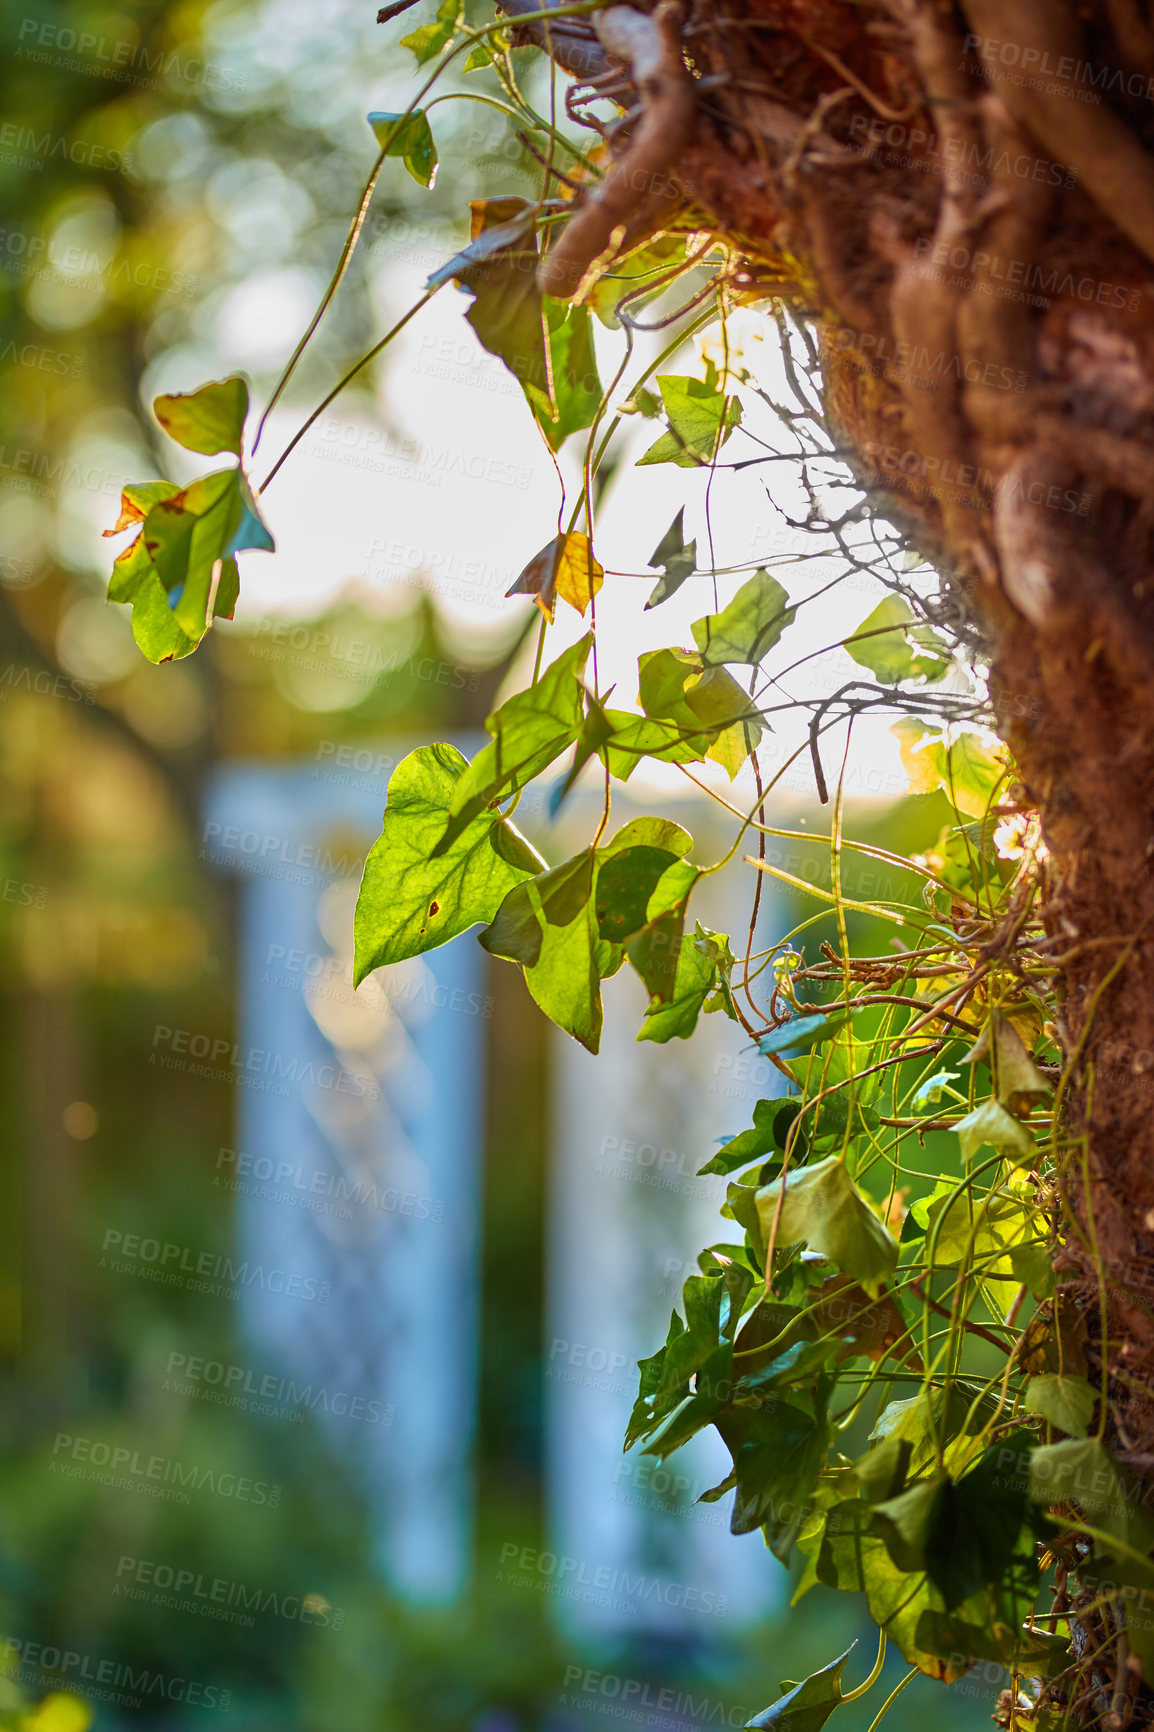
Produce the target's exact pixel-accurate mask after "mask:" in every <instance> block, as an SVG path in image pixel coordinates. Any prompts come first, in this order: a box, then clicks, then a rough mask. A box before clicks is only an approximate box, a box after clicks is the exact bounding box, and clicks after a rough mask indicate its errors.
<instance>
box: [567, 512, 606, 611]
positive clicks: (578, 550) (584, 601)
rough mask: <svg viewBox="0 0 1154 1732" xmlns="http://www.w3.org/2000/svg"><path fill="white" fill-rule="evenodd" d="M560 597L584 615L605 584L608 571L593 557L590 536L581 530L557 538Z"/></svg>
mask: <svg viewBox="0 0 1154 1732" xmlns="http://www.w3.org/2000/svg"><path fill="white" fill-rule="evenodd" d="M557 540H558V543H559V544H560V545H559V546H558V548H557V563H556V580H555V581H556V586H557V594H558V595H559V596H560V597H561V600H562V601H567V602H568V603H569V606H570V607H573V608H576V610H577V612H578V613H580V614H584V613H586V612H587V611H588V608H589V603H590V602H591V601H592V600H593V597H594V596H595V595H596V594H597V591H598V590H599V589H600V588H601V585H602V584H603V583H604V581H605V571H604V568H603V567H602V566H600V565H599V564H598V563H597V561H596V560H595V559H594V557H593V548H592V546H591V544H590V541H589V537H588V536H587V535H585V534H583V533H582V531H581V530H579V529H574V530H571V531H570V532H569V534H568V535H561V536H558V538H557Z"/></svg>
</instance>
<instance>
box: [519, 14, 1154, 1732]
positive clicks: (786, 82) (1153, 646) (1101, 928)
mask: <svg viewBox="0 0 1154 1732" xmlns="http://www.w3.org/2000/svg"><path fill="white" fill-rule="evenodd" d="M639 9H640V10H642V11H651V10H652V7H651V5H650V4H649V3H648V0H646V3H645V4H644V5H642V6H641V7H640V8H639ZM669 16H670V0H666V4H665V5H663V7H662V15H661V24H660V28H661V29H663V30H665V29H667V28H668V24H667V22H666V21H667V20H668V18H669ZM675 16H676V17H677V18H678V20H679V24H680V31H681V41H682V45H683V48H684V51H685V55H686V59H687V62H688V64H689V65H690V67H691V69H692V71H693V72H694V73H695V74H696V78H697V99H696V117H695V124H694V127H693V129H692V132H691V133H690V135H689V138H688V142H687V143H686V142H684V136H685V135H684V129H683V128H682V130H681V132H680V133H679V132H678V129H677V128H672V129H670V130H669V131H668V132H667V133H664V134H663V132H662V127H661V118H662V117H661V113H660V103H661V101H662V96H661V93H660V91H651V92H650V94H649V97H648V99H647V100H648V107H646V98H645V95H644V92H643V91H642V92H641V97H640V100H639V102H638V107H639V108H640V109H641V110H642V111H643V119H642V121H641V124H640V125H637V124H636V123H633V125H632V126H631V125H630V124H626V125H624V126H623V127H622V128H621V130H620V132H619V134H618V136H617V140H616V149H617V151H618V163H619V165H620V164H621V163H624V164H625V167H626V168H628V167H629V166H630V153H631V151H633V149H634V146H633V144H632V143H631V139H636V138H640V139H642V140H643V142H644V146H645V169H646V173H647V174H648V175H649V176H650V177H654V176H657V175H661V176H664V177H665V178H666V179H668V178H670V177H672V179H673V180H674V182H675V184H676V185H677V186H678V187H679V188H680V190H681V193H682V194H683V197H684V201H685V205H686V207H688V208H690V209H696V211H697V213H698V217H699V221H700V226H701V227H702V228H710V229H713V230H714V231H715V232H716V233H718V234H719V235H721V236H723V237H725V238H726V239H728V240H729V241H730V243H731V244H732V245H733V246H734V247H735V248H736V249H737V250H738V251H739V252H740V254H741V255H742V266H741V269H740V271H739V272H738V273H737V274H736V276H735V278H734V280H735V281H736V282H738V283H745V284H748V285H750V286H751V287H756V285H757V284H759V283H761V284H765V285H776V286H777V287H779V288H780V289H781V290H782V291H783V292H786V293H789V294H791V295H793V296H794V297H796V298H798V299H799V300H800V301H801V302H802V304H803V306H804V307H805V309H806V310H807V312H808V313H809V314H810V316H811V317H812V318H813V319H814V320H815V321H816V323H817V325H818V329H819V332H820V335H821V340H822V351H823V362H824V374H825V394H826V401H827V407H828V412H829V416H830V419H831V422H832V423H833V425H834V426H835V427H836V429H837V431H838V432H839V434H840V435H841V437H842V438H843V440H844V442H845V444H846V445H847V446H848V447H849V448H851V449H852V451H853V452H854V453H856V457H855V464H856V467H857V471H858V473H859V475H860V477H861V479H862V481H863V482H864V483H865V484H866V485H867V486H868V487H869V488H871V490H873V492H874V494H875V497H876V499H877V502H878V504H879V508H881V509H883V510H884V511H885V512H886V513H887V514H889V515H891V516H892V517H894V518H895V520H897V521H899V522H901V523H903V524H904V525H905V526H907V527H908V528H909V529H910V530H911V532H912V533H913V535H914V537H915V538H916V540H917V542H918V544H919V545H920V546H921V547H923V548H924V549H925V550H926V551H927V552H928V553H929V554H930V555H931V556H932V557H933V558H934V559H935V561H936V563H937V565H938V567H939V569H940V570H941V571H942V572H943V574H944V575H945V576H946V578H947V579H948V581H949V583H950V585H951V586H952V589H953V592H954V595H955V597H956V598H957V601H958V603H959V606H960V610H961V611H962V612H963V614H964V616H965V618H966V620H967V621H968V623H969V625H970V626H971V627H972V628H974V629H976V630H977V631H978V633H979V634H980V636H981V639H982V641H983V643H984V645H985V647H986V651H987V653H988V657H989V662H990V668H991V696H992V700H993V704H994V709H995V714H996V716H997V718H998V721H999V726H1000V728H1001V731H1002V732H1003V734H1004V737H1005V738H1006V740H1007V742H1008V744H1009V745H1010V746H1011V748H1012V750H1013V752H1014V755H1015V758H1016V760H1017V763H1018V765H1019V769H1020V774H1021V779H1022V784H1023V788H1024V795H1025V798H1026V799H1027V800H1028V801H1029V802H1030V803H1032V804H1033V805H1035V806H1036V808H1037V810H1038V811H1039V813H1040V815H1041V819H1042V825H1043V831H1044V835H1045V839H1046V843H1047V845H1048V848H1049V851H1050V855H1051V863H1050V867H1049V879H1050V884H1049V891H1048V899H1047V906H1046V910H1045V919H1046V924H1047V928H1048V931H1049V933H1050V934H1051V935H1052V937H1053V939H1054V942H1055V948H1056V952H1057V951H1059V950H1060V952H1061V953H1062V955H1063V977H1062V989H1063V1009H1062V1018H1061V1028H1060V1033H1061V1037H1062V1040H1063V1043H1064V1046H1065V1049H1066V1052H1067V1054H1068V1055H1069V1056H1070V1058H1071V1060H1072V1074H1071V1086H1070V1089H1069V1091H1068V1093H1067V1095H1066V1098H1065V1103H1064V1121H1063V1126H1064V1133H1065V1137H1066V1141H1067V1147H1068V1150H1069V1158H1068V1163H1067V1169H1066V1175H1065V1181H1064V1185H1065V1199H1066V1203H1067V1213H1068V1219H1067V1225H1066V1228H1065V1230H1064V1232H1063V1244H1062V1247H1061V1249H1060V1251H1059V1259H1058V1262H1059V1269H1060V1270H1061V1272H1062V1274H1063V1277H1064V1280H1065V1282H1066V1284H1067V1288H1066V1290H1067V1291H1068V1293H1069V1294H1070V1295H1071V1296H1072V1297H1073V1298H1075V1299H1076V1300H1077V1303H1078V1304H1079V1306H1080V1308H1081V1309H1082V1310H1083V1312H1084V1315H1085V1321H1086V1327H1087V1334H1088V1343H1089V1358H1090V1365H1091V1370H1090V1375H1091V1377H1093V1376H1094V1375H1095V1372H1096V1370H1097V1367H1098V1365H1100V1363H1101V1356H1104V1357H1105V1360H1106V1363H1107V1366H1108V1370H1109V1379H1110V1382H1109V1394H1110V1430H1109V1433H1108V1437H1109V1441H1110V1443H1111V1447H1112V1448H1113V1449H1114V1450H1115V1452H1116V1454H1117V1455H1118V1456H1119V1457H1120V1458H1121V1459H1122V1460H1124V1461H1125V1462H1126V1463H1127V1464H1128V1465H1129V1466H1130V1467H1131V1469H1132V1470H1133V1471H1135V1472H1136V1473H1137V1474H1138V1475H1140V1476H1141V1477H1143V1478H1145V1479H1146V1480H1147V1481H1150V1482H1151V1483H1154V872H1152V870H1151V860H1152V858H1154V559H1152V553H1154V548H1152V542H1151V529H1152V522H1154V263H1152V261H1154V100H1152V98H1154V29H1152V27H1151V21H1150V15H1149V10H1148V9H1147V8H1146V7H1145V6H1144V5H1143V4H1142V3H1141V0H1101V3H1099V4H1096V5H1095V4H1084V5H1081V6H1075V5H1073V4H1070V3H1067V0H957V3H955V0H682V3H681V7H680V11H679V12H677V13H676V14H675ZM594 22H595V23H596V19H595V20H594ZM657 28H658V26H657V25H656V24H655V25H654V29H655V30H656V29H657ZM602 45H603V46H604V47H605V48H607V49H608V50H609V53H610V56H611V58H612V56H613V53H614V44H613V42H612V41H611V40H609V41H606V40H605V38H604V35H603V37H602ZM618 64H619V66H620V69H621V71H622V72H623V73H624V74H626V75H628V74H629V73H631V72H632V71H633V68H632V67H631V65H630V64H629V60H628V57H625V56H623V57H622V58H621V59H620V60H619V61H618ZM641 83H642V81H641V80H638V86H640V85H641ZM633 94H634V95H637V90H636V89H635V90H634V92H633ZM629 100H630V98H628V97H627V98H624V99H623V104H624V103H627V102H628V101H629ZM662 136H665V137H667V138H668V139H669V149H668V151H667V153H665V155H664V156H662V157H660V158H659V159H658V160H655V159H654V155H653V149H652V144H653V140H654V138H660V137H662ZM633 160H634V161H636V158H633ZM623 178H624V179H625V180H627V179H628V176H627V175H626V176H624V177H622V176H620V175H619V177H618V181H619V182H620V180H621V179H623ZM651 184H652V183H651ZM637 196H638V199H639V200H640V199H641V198H642V197H643V196H644V192H643V191H642V190H639V191H638V195H637ZM614 214H615V217H616V219H617V221H618V222H619V223H620V224H621V225H622V226H621V228H619V229H618V231H617V233H618V236H620V235H621V234H622V233H623V232H628V216H629V213H628V211H619V210H617V208H616V207H615V210H614ZM580 221H581V218H580V216H579V217H578V219H577V222H575V223H574V225H572V227H573V228H574V229H576V228H577V226H578V223H579V222H580ZM598 236H599V238H598V240H597V242H596V247H595V249H594V250H597V249H599V248H602V247H604V244H605V239H604V236H603V235H600V233H599V231H598ZM575 239H576V236H572V237H571V240H570V242H569V245H568V248H567V251H566V255H565V265H566V271H567V273H568V280H569V281H570V282H575V281H576V280H577V278H579V277H580V275H581V273H582V271H583V270H585V269H586V268H587V267H588V266H589V265H591V264H592V263H593V258H592V253H590V255H589V256H587V257H585V256H580V254H579V249H576V252H575V248H574V241H575ZM549 286H550V288H551V290H552V292H555V293H556V292H559V291H558V288H557V284H556V282H555V281H552V282H550V285H549ZM942 356H944V357H945V358H946V365H945V368H944V370H943V369H940V368H938V369H935V366H934V363H935V361H936V360H937V358H939V357H942ZM879 357H880V358H881V359H879ZM927 363H929V366H928V370H927ZM1099 1261H1100V1266H1101V1269H1102V1271H1103V1273H1104V1276H1105V1293H1106V1297H1107V1303H1106V1306H1105V1331H1104V1332H1103V1327H1102V1317H1103V1310H1102V1307H1101V1305H1100V1302H1099V1301H1100V1291H1101V1288H1100V1281H1099ZM1116 1657H1117V1655H1116V1654H1115V1658H1116ZM1123 1658H1124V1650H1123ZM1129 1677H1130V1683H1131V1686H1133V1682H1134V1680H1133V1670H1132V1667H1131V1671H1130V1674H1129ZM1126 1679H1127V1674H1126V1673H1125V1672H1124V1671H1122V1672H1119V1669H1118V1667H1117V1665H1116V1664H1115V1663H1114V1662H1113V1661H1111V1658H1110V1655H1109V1654H1108V1653H1107V1655H1106V1656H1105V1657H1104V1658H1100V1659H1099V1661H1098V1662H1097V1664H1096V1666H1095V1668H1094V1673H1093V1676H1092V1677H1091V1678H1090V1679H1089V1680H1088V1682H1087V1683H1086V1685H1085V1689H1084V1691H1083V1697H1082V1700H1081V1702H1080V1704H1079V1706H1080V1709H1081V1710H1082V1711H1083V1712H1084V1713H1085V1714H1086V1715H1087V1716H1088V1717H1093V1716H1095V1715H1099V1714H1106V1713H1109V1712H1110V1711H1111V1709H1112V1708H1113V1710H1114V1711H1115V1712H1120V1718H1119V1719H1118V1720H1117V1722H1116V1724H1118V1725H1123V1724H1131V1725H1150V1724H1154V1718H1152V1717H1151V1709H1150V1707H1149V1706H1148V1703H1149V1698H1148V1697H1147V1696H1146V1695H1145V1694H1143V1695H1142V1696H1140V1697H1139V1696H1135V1694H1134V1690H1133V1688H1131V1689H1130V1693H1129V1695H1128V1696H1127V1694H1126ZM1148 1682H1149V1683H1151V1684H1154V1680H1149V1681H1148Z"/></svg>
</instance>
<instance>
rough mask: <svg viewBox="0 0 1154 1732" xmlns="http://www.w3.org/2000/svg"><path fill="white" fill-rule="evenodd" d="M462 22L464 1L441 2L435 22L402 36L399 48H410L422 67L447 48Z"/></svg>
mask: <svg viewBox="0 0 1154 1732" xmlns="http://www.w3.org/2000/svg"><path fill="white" fill-rule="evenodd" d="M464 22H465V6H464V0H443V4H442V5H441V6H439V7H438V8H437V17H436V21H435V22H434V23H432V24H421V25H419V26H418V27H417V29H416V30H412V31H410V32H409V34H408V36H402V37H401V47H402V48H411V49H412V51H413V53H414V54H415V55H416V57H417V65H418V66H424V64H425V62H426V61H427V60H433V59H435V58H436V56H437V55H438V54H440V52H441V50H442V49H444V48H447V47H448V46H449V44H450V43H451V42H452V40H453V38H454V36H455V35H456V34H457V31H458V30H459V29H460V28H461V26H462V24H463V23H464Z"/></svg>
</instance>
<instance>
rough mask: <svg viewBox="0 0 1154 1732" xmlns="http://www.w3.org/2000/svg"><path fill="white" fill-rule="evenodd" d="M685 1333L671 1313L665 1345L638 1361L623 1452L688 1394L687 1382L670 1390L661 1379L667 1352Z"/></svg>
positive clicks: (674, 1313)
mask: <svg viewBox="0 0 1154 1732" xmlns="http://www.w3.org/2000/svg"><path fill="white" fill-rule="evenodd" d="M684 1331H685V1324H684V1323H683V1322H682V1321H681V1318H680V1317H679V1316H678V1315H677V1312H676V1311H674V1312H673V1313H672V1314H671V1316H670V1319H669V1333H668V1335H667V1336H666V1338H665V1345H664V1346H663V1347H659V1348H658V1350H657V1352H656V1353H653V1354H651V1355H650V1357H649V1358H648V1359H639V1360H638V1362H637V1369H638V1371H639V1372H640V1373H641V1377H640V1381H639V1386H638V1394H637V1399H636V1401H635V1402H634V1403H633V1412H632V1414H631V1415H630V1418H629V1425H628V1427H627V1429H626V1432H625V1448H626V1449H632V1448H633V1445H634V1444H635V1443H636V1442H637V1441H638V1439H639V1438H642V1437H644V1436H645V1435H646V1433H647V1432H650V1431H652V1430H653V1428H654V1426H655V1425H657V1424H659V1423H660V1421H661V1420H662V1419H663V1418H664V1417H665V1416H666V1415H667V1414H669V1413H671V1412H672V1411H673V1409H674V1408H675V1407H677V1406H678V1405H679V1404H680V1402H681V1401H683V1400H684V1398H685V1396H686V1395H687V1394H688V1393H689V1380H688V1376H687V1377H686V1379H685V1381H684V1384H683V1385H682V1386H681V1387H679V1388H673V1389H670V1388H669V1387H668V1380H667V1379H666V1377H665V1363H666V1359H667V1358H668V1355H669V1350H670V1348H671V1347H672V1346H673V1343H674V1342H675V1341H676V1340H677V1338H678V1336H679V1335H682V1334H683V1333H684Z"/></svg>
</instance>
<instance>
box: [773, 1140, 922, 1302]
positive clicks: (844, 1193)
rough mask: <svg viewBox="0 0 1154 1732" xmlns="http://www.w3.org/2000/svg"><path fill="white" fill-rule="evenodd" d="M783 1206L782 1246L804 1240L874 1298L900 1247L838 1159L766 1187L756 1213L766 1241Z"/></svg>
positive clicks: (780, 1227)
mask: <svg viewBox="0 0 1154 1732" xmlns="http://www.w3.org/2000/svg"><path fill="white" fill-rule="evenodd" d="M783 1184H784V1190H785V1195H784V1199H783V1198H782V1186H783ZM779 1201H781V1217H780V1221H779V1223H778V1230H777V1243H778V1244H779V1245H792V1244H796V1243H798V1242H799V1241H804V1242H805V1243H806V1244H807V1245H809V1246H810V1248H811V1250H814V1251H820V1252H821V1254H822V1255H823V1256H825V1257H831V1258H832V1259H833V1261H834V1262H835V1263H836V1264H837V1265H838V1267H839V1268H840V1269H844V1270H845V1272H846V1274H847V1275H852V1276H853V1278H854V1280H855V1281H860V1282H861V1284H862V1286H863V1287H864V1288H866V1290H867V1292H871V1293H875V1294H876V1293H877V1292H878V1290H879V1289H880V1287H881V1285H882V1283H883V1282H884V1281H885V1280H887V1279H888V1277H889V1276H890V1275H891V1274H892V1273H893V1270H894V1266H895V1264H896V1263H897V1260H898V1242H897V1240H896V1239H895V1238H894V1237H893V1235H892V1233H890V1231H889V1229H888V1228H887V1227H886V1226H885V1225H884V1223H883V1222H882V1221H880V1220H879V1219H878V1217H877V1215H876V1214H875V1213H874V1210H873V1208H872V1206H871V1205H870V1204H869V1203H868V1202H867V1201H866V1199H865V1197H864V1196H863V1195H862V1193H861V1192H860V1191H859V1190H858V1188H857V1186H856V1185H855V1184H854V1183H853V1180H852V1179H851V1178H850V1176H849V1173H848V1172H847V1171H846V1168H845V1163H844V1162H843V1161H841V1160H839V1159H838V1157H837V1156H836V1155H830V1156H829V1158H828V1159H827V1160H824V1161H819V1162H818V1163H817V1165H816V1166H812V1167H801V1168H799V1169H798V1170H796V1171H794V1172H791V1173H787V1174H786V1176H785V1179H784V1181H782V1180H779V1181H778V1183H777V1184H773V1185H763V1186H762V1187H761V1188H760V1189H759V1190H758V1193H757V1209H758V1214H759V1216H760V1217H761V1228H762V1233H763V1234H764V1235H765V1238H766V1240H767V1241H768V1238H769V1234H770V1231H771V1229H772V1226H773V1221H774V1218H775V1216H776V1214H777V1208H778V1203H779Z"/></svg>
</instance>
